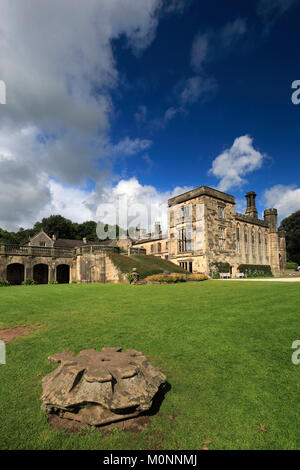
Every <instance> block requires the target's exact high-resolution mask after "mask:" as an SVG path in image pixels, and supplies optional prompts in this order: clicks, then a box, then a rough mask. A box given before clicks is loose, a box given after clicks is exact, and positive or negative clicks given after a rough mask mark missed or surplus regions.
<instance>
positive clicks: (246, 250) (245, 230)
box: [244, 225, 248, 254]
mask: <svg viewBox="0 0 300 470" xmlns="http://www.w3.org/2000/svg"><path fill="white" fill-rule="evenodd" d="M244 244H245V253H246V254H247V253H248V227H247V225H245V228H244Z"/></svg>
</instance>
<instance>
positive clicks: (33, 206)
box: [0, 0, 162, 228]
mask: <svg viewBox="0 0 300 470" xmlns="http://www.w3.org/2000/svg"><path fill="white" fill-rule="evenodd" d="M161 8H162V2H161V0H140V1H139V2H136V1H135V0H122V8H120V1H119V0H86V1H85V2H84V3H83V2H80V1H79V0H53V1H51V2H40V0H32V1H31V2H30V4H29V3H28V2H18V6H17V7H16V5H15V3H14V2H11V1H10V0H2V2H1V29H0V35H1V48H0V62H1V79H3V80H4V82H5V83H6V87H7V96H6V105H2V108H1V111H2V112H1V116H0V140H1V142H0V146H1V157H0V182H1V185H0V195H1V197H0V199H1V201H2V202H1V207H0V226H2V227H8V226H9V227H10V228H12V227H14V228H17V227H18V225H20V224H23V225H25V222H26V221H27V222H29V221H30V222H31V221H32V219H33V217H34V220H36V214H37V213H39V212H40V209H41V207H42V206H46V205H47V204H50V205H51V201H52V200H53V197H54V196H53V194H54V193H53V185H52V186H51V184H50V180H51V178H52V177H54V178H55V179H56V180H58V181H60V183H61V185H62V186H63V187H64V186H68V185H69V186H74V185H79V186H81V187H83V186H84V184H85V181H86V179H87V178H89V179H92V180H94V181H95V183H96V184H102V183H103V176H104V175H105V176H107V174H108V173H109V171H110V169H111V168H112V165H113V161H114V158H117V156H118V155H120V153H123V155H125V156H126V155H132V154H134V153H135V152H143V151H144V150H145V149H148V148H149V146H150V145H151V143H150V141H147V140H144V139H136V138H134V137H131V136H128V137H126V138H125V139H123V140H122V141H121V142H119V143H118V142H117V143H116V144H113V143H112V142H111V141H110V122H111V119H112V117H113V115H114V106H113V102H112V98H111V92H112V91H113V90H114V89H115V88H116V87H117V86H118V84H119V74H118V69H117V64H116V61H115V58H114V56H113V50H112V41H113V40H114V39H118V38H120V37H122V38H124V40H125V41H127V46H128V47H129V48H131V50H132V51H133V52H134V53H135V54H139V53H141V51H143V50H144V49H145V48H146V47H148V46H149V44H150V43H151V41H152V40H153V38H154V36H155V32H156V28H157V24H158V21H159V11H160V10H161ZM4 163H5V164H4Z"/></svg>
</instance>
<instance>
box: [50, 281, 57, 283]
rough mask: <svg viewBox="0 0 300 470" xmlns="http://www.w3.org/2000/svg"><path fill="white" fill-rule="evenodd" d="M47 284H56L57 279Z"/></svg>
mask: <svg viewBox="0 0 300 470" xmlns="http://www.w3.org/2000/svg"><path fill="white" fill-rule="evenodd" d="M49 284H58V282H57V281H50V282H49Z"/></svg>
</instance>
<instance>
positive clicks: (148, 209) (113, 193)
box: [95, 178, 191, 231]
mask: <svg viewBox="0 0 300 470" xmlns="http://www.w3.org/2000/svg"><path fill="white" fill-rule="evenodd" d="M189 189H191V188H188V187H176V188H174V189H173V190H171V191H159V190H158V189H157V188H155V187H154V186H151V185H142V184H140V183H139V181H138V180H137V179H136V178H130V179H127V180H121V181H119V182H118V183H117V184H116V185H114V186H112V187H111V188H105V189H104V191H103V192H102V193H101V194H100V195H99V194H98V195H95V207H97V209H96V219H97V222H99V221H101V222H104V221H106V222H107V223H109V224H111V225H114V224H116V223H117V224H118V225H120V226H121V227H122V228H128V227H137V226H140V227H141V228H145V229H146V230H147V231H153V224H154V222H157V221H159V222H160V223H161V226H162V229H163V231H166V230H167V227H168V224H167V214H168V206H167V203H168V199H169V198H171V197H173V196H176V195H178V194H181V193H183V192H185V191H188V190H189Z"/></svg>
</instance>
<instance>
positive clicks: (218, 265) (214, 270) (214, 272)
mask: <svg viewBox="0 0 300 470" xmlns="http://www.w3.org/2000/svg"><path fill="white" fill-rule="evenodd" d="M209 272H210V275H211V277H213V278H214V279H218V278H219V277H220V273H229V272H230V264H229V263H222V262H215V263H211V264H210V265H209Z"/></svg>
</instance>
